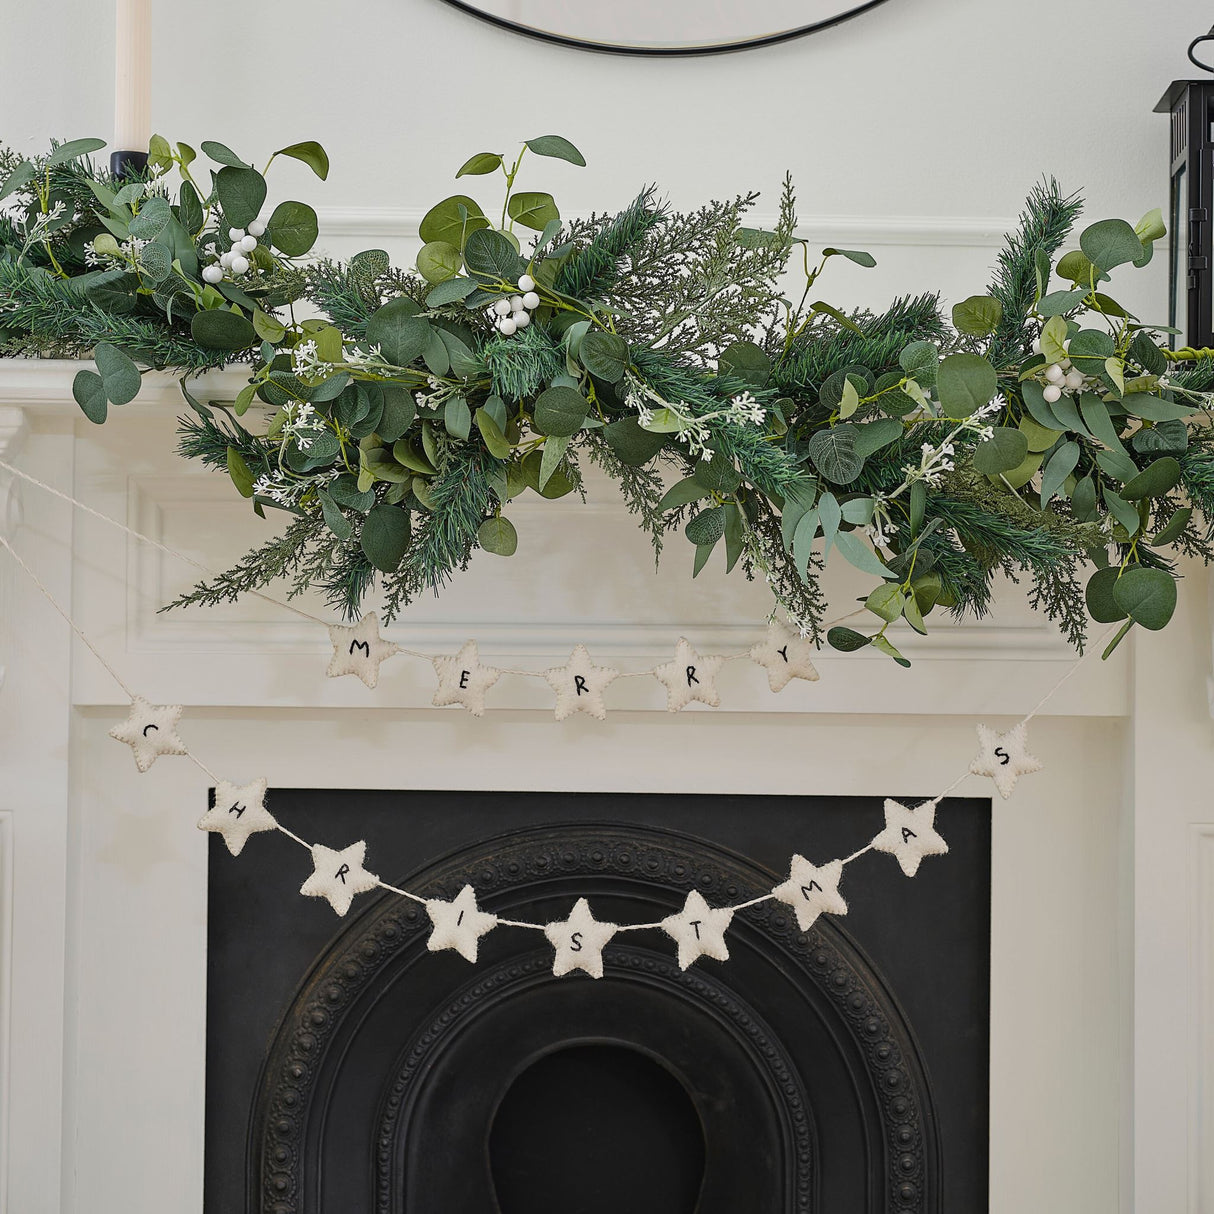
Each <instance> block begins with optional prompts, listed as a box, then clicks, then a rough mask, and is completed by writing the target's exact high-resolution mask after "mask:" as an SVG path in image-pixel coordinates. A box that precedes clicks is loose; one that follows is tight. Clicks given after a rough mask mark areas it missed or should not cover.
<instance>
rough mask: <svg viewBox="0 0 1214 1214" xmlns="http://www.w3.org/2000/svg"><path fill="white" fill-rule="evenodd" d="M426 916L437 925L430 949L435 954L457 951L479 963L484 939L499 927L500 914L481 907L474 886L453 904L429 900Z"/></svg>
mask: <svg viewBox="0 0 1214 1214" xmlns="http://www.w3.org/2000/svg"><path fill="white" fill-rule="evenodd" d="M426 914H428V915H429V916H430V922H431V923H433V924H434V930H433V931H432V932H431V933H430V939H429V940H428V941H427V942H426V947H427V948H428V949H429V950H430V951H431V952H432V953H437V952H438V951H439V950H440V949H444V948H453V949H455V951H456V952H457V953H459V955H460V956H461V957H466V958H467V959H468V960H469V961H475V960H476V950H477V947H478V945H479V944H480V938H481V937H482V936H483V935H484V934H485V933H486V932H491V931H492V930H493V929H494V928H495V927H496V926H497V916H496V915H490V914H488V913H486V912H485V911H483V910H480V909H479V908H478V907H477V905H476V891H475V890H474V889H473V888H472V886H471V885H465V886H464V888H463V889H461V890H460V891H459V893H458V894H456V895H455V897H454V898H452V899H451V901H450V902H444V901H443V900H442V899H441V898H431V899H429V900H428V901H427V902H426Z"/></svg>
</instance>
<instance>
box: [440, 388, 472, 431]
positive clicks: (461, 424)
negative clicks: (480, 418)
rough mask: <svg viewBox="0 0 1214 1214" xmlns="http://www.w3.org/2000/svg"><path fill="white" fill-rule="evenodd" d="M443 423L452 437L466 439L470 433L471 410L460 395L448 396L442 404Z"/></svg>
mask: <svg viewBox="0 0 1214 1214" xmlns="http://www.w3.org/2000/svg"><path fill="white" fill-rule="evenodd" d="M443 425H444V426H445V427H446V428H447V433H448V434H450V435H451V437H452V438H458V439H463V440H464V441H465V442H467V440H468V435H470V434H471V433H472V410H471V409H469V408H468V402H467V401H466V400H465V399H464V398H463V397H462V396H449V397H448V398H447V403H446V404H445V405H444V406H443Z"/></svg>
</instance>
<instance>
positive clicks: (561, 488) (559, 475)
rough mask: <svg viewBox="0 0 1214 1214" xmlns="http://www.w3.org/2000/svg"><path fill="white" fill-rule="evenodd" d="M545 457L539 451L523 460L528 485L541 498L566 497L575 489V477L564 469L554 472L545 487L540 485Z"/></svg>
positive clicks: (523, 469) (529, 454) (532, 452)
mask: <svg viewBox="0 0 1214 1214" xmlns="http://www.w3.org/2000/svg"><path fill="white" fill-rule="evenodd" d="M543 462H544V459H543V455H542V453H541V452H539V451H531V452H529V453H528V454H527V455H526V456H524V458H523V462H522V471H523V477H524V479H525V480H526V482H527V484H528V485H530V486H531V488H532V489H534V490H535V491H536V493H538V494H539V495H540V496H541V497H546V498H548V499H550V500H551V499H553V498H558V497H564V496H565V494H566V493H572V492H573V490H574V488H575V482H574V480H573V477H572V476H570V475H569V473H568V472H567V471H566V470H565V469H564V468H558V469H557V470H556V471H555V472H553V473H552V474H551V475H550V476H549V478H548V480H547V482H546V483H545V484H544V485H542V486H541V485H540V474H541V472H542V470H543Z"/></svg>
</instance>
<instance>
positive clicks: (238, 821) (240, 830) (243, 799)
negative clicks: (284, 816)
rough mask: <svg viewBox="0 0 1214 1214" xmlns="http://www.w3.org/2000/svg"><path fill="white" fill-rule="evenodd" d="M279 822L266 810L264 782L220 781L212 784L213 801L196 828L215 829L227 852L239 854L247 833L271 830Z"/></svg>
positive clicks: (247, 836) (248, 834)
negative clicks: (213, 789)
mask: <svg viewBox="0 0 1214 1214" xmlns="http://www.w3.org/2000/svg"><path fill="white" fill-rule="evenodd" d="M277 826H278V823H277V822H275V821H274V818H273V817H272V815H271V814H270V811H269V810H268V809H266V782H265V780H264V779H262V780H254V781H253V782H252V784H232V783H231V782H230V781H228V780H220V781H219V783H218V784H217V785H216V786H215V804H214V805H213V806H212V807H211V808H210V809H208V810H207V812H206V813H205V814H203V815H202V817H201V818H200V819H199V821H198V829H199V830H213V831H218V833H219V834H221V835H223V841H224V842H225V843H226V844H227V845H228V851H230V852H231V853H232V855H234V856H239V855H240V853H241V850H242V849H243V848H244V845H245V843H247V842H248V839H249V836H250V835H254V834H256V833H257V832H258V831H260V830H274V829H275V828H276V827H277Z"/></svg>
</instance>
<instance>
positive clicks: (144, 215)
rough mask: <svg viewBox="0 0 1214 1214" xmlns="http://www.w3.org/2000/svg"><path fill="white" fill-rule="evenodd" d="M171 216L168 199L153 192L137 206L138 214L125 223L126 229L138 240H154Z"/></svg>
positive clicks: (166, 225) (167, 224) (165, 226)
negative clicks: (145, 200)
mask: <svg viewBox="0 0 1214 1214" xmlns="http://www.w3.org/2000/svg"><path fill="white" fill-rule="evenodd" d="M172 218H173V212H172V210H171V209H170V207H169V200H168V199H167V198H161V197H160V195H159V194H154V195H153V196H152V197H151V198H149V199H148V200H147V202H145V203H144V204H143V205H142V206H141V207H140V208H139V214H138V215H136V216H135V218H134V219H132V220H131V222H130V223H129V224H128V225H127V231H128V232H130V234H131V235H132V236H134V237H136V238H137V239H139V240H155V239H156V237H157V236H159V235H160V233H161V232H163V231H164V230H165V228H167V227H168V226H169V220H170V219H172Z"/></svg>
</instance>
